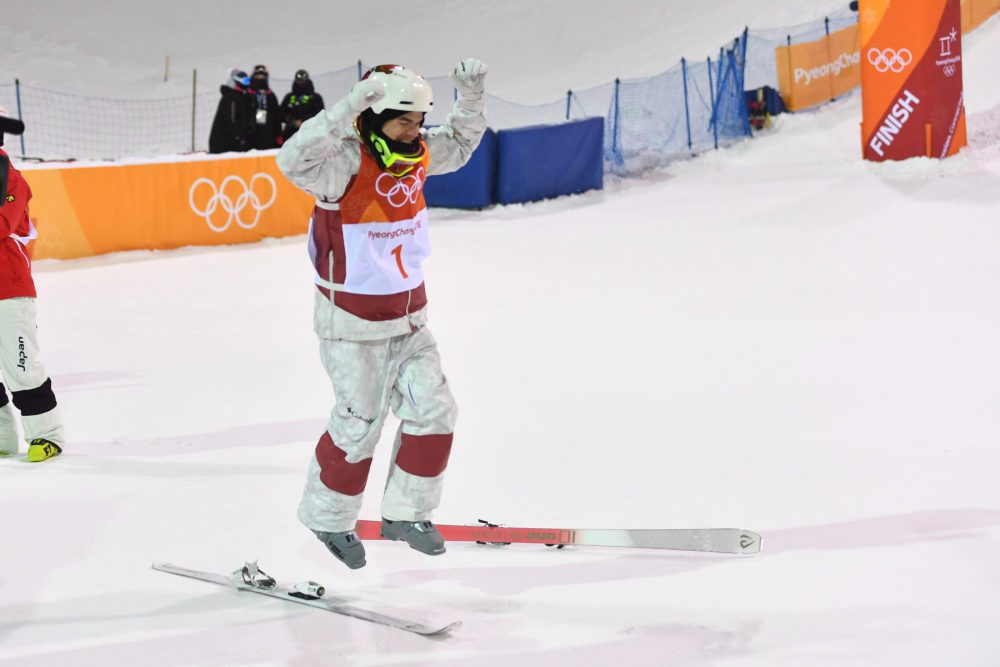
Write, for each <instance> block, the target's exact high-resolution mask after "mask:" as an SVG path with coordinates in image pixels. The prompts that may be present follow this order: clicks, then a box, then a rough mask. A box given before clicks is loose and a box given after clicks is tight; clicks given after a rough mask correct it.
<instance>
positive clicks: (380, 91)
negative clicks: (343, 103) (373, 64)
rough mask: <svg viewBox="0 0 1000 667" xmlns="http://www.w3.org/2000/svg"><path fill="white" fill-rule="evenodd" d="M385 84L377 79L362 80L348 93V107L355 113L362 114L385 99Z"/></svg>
mask: <svg viewBox="0 0 1000 667" xmlns="http://www.w3.org/2000/svg"><path fill="white" fill-rule="evenodd" d="M385 93H386V90H385V84H384V83H382V82H381V81H379V80H377V79H362V80H361V81H358V82H357V83H356V84H354V87H353V88H351V92H349V93H347V106H349V107H350V108H351V111H353V112H354V113H361V112H362V111H364V110H365V109H367V108H368V107H370V106H371V105H373V104H375V103H376V102H378V101H379V100H380V99H382V98H383V97H385Z"/></svg>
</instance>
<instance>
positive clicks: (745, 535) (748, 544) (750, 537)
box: [737, 530, 763, 554]
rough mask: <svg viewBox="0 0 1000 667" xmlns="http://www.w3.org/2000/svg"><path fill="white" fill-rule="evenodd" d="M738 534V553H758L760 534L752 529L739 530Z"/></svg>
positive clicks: (761, 539)
mask: <svg viewBox="0 0 1000 667" xmlns="http://www.w3.org/2000/svg"><path fill="white" fill-rule="evenodd" d="M739 533H740V536H739V539H738V542H737V543H738V544H739V547H740V551H739V553H741V554H757V553H760V546H761V542H762V541H763V538H761V536H760V535H758V534H757V533H755V532H753V531H752V530H740V531H739Z"/></svg>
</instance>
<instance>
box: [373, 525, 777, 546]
mask: <svg viewBox="0 0 1000 667" xmlns="http://www.w3.org/2000/svg"><path fill="white" fill-rule="evenodd" d="M480 523H481V524H482V525H479V526H455V525H446V524H440V523H435V524H434V525H435V526H437V529H438V530H439V531H440V532H441V536H442V537H444V539H445V540H446V541H451V542H485V543H490V544H511V543H518V544H547V545H567V544H576V545H581V546H591V547H636V548H642V549H668V550H671V551H708V552H713V553H723V554H756V553H759V552H760V544H761V537H760V535H758V534H757V533H755V532H753V531H751V530H742V529H739V528H661V529H651V530H649V529H647V530H633V529H627V528H604V529H600V528H511V527H508V526H499V525H496V524H492V523H488V522H486V521H482V520H480ZM380 526H381V522H380V521H358V523H357V526H355V529H354V530H355V532H357V534H358V537H360V538H361V539H362V540H380V539H382V536H381V534H380V532H379V528H380Z"/></svg>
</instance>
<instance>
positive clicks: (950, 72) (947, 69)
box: [944, 65, 955, 77]
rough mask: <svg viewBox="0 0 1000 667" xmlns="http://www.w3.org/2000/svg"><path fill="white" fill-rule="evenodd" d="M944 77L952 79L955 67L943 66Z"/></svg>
mask: <svg viewBox="0 0 1000 667" xmlns="http://www.w3.org/2000/svg"><path fill="white" fill-rule="evenodd" d="M944 75H945V76H947V77H953V76H955V66H954V65H945V66H944Z"/></svg>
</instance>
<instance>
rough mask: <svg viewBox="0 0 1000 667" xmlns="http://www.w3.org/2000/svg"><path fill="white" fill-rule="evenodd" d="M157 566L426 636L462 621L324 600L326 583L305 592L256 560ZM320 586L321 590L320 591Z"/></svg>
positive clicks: (448, 629)
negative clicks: (433, 622) (224, 567)
mask: <svg viewBox="0 0 1000 667" xmlns="http://www.w3.org/2000/svg"><path fill="white" fill-rule="evenodd" d="M153 569H154V570H159V571H160V572H167V573H169V574H177V575H180V576H182V577H190V578H192V579H198V580H199V581H207V582H209V583H212V584H218V585H220V586H225V587H227V588H234V589H236V590H240V591H247V592H249V593H259V594H260V595H266V596H268V597H272V598H278V599H279V600H285V601H286V602H295V603H296V604H304V605H307V606H310V607H315V608H317V609H325V610H326V611H332V612H333V613H335V614H342V615H344V616H351V617H353V618H360V619H361V620H364V621H370V622H372V623H378V624H379V625H385V626H388V627H390V628H398V629H400V630H406V631H407V632H413V633H415V634H418V635H424V636H425V637H431V636H434V635H441V634H444V633H446V632H450V631H451V630H454V629H455V628H457V627H458V626H460V625H461V622H456V623H449V624H448V625H445V626H441V627H434V626H429V625H424V624H423V623H415V622H413V621H408V620H406V619H402V618H398V617H396V616H388V615H386V614H380V613H378V612H374V611H368V610H367V609H361V608H360V607H354V606H352V605H349V604H344V603H342V602H337V601H336V600H324V599H323V598H322V595H323V593H324V592H325V591H324V589H323V587H322V586H319V585H318V584H315V583H314V582H305V583H307V584H310V586H308V587H307V588H308V589H309V590H310V591H311V593H312V594H303V593H301V592H300V590H301V589H302V588H303V587H302V586H297V587H287V586H281V585H278V584H277V583H276V582H275V581H274V579H272V578H270V577H268V576H267V575H266V574H264V573H263V572H261V571H260V570H258V569H257V564H256V562H254V563H247V564H246V565H245V566H244V567H243V569H242V570H237V571H236V572H234V573H233V574H232V575H225V574H216V573H214V572H203V571H201V570H192V569H190V568H186V567H180V566H178V565H171V564H170V563H153ZM241 575H242V576H241ZM258 575H262V576H258ZM317 589H318V593H317V592H316V590H317Z"/></svg>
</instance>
